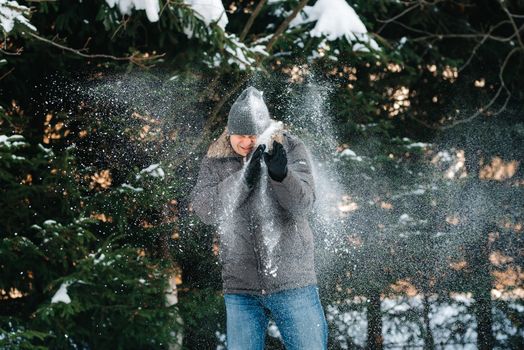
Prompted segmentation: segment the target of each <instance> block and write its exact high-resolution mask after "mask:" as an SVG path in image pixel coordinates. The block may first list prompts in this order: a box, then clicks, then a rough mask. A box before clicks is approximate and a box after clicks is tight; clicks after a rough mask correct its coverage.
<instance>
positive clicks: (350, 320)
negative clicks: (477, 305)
mask: <svg viewBox="0 0 524 350" xmlns="http://www.w3.org/2000/svg"><path fill="white" fill-rule="evenodd" d="M429 303H430V313H429V324H430V328H431V332H432V333H433V338H434V339H435V343H436V344H435V345H436V347H435V348H436V349H446V350H448V349H449V350H451V349H476V348H477V346H476V345H477V344H476V342H477V331H476V328H477V322H476V319H475V316H474V314H473V311H472V306H473V304H474V300H473V298H472V296H471V295H468V294H454V295H452V296H451V301H446V302H442V301H437V300H436V298H434V297H430V298H429ZM366 304H367V302H366V300H347V301H346V304H343V305H342V306H339V305H327V306H326V308H325V312H326V318H327V320H328V322H329V323H330V324H332V325H334V326H335V327H333V328H332V329H333V331H334V332H335V334H333V336H334V338H335V339H337V340H338V342H339V345H340V347H341V348H342V349H350V348H353V347H355V345H356V346H359V347H364V346H365V345H366V342H367V339H366V338H367V336H366V334H367V315H366ZM348 305H349V307H348ZM512 305H513V304H512V303H510V307H512ZM514 305H515V307H512V308H513V309H516V310H518V309H519V307H520V308H523V307H522V305H519V304H517V303H514ZM423 307H424V305H423V300H422V297H421V296H414V297H398V298H386V299H384V300H383V301H382V304H381V309H382V313H383V315H384V316H383V319H382V322H383V329H382V335H383V337H384V349H399V348H410V349H422V348H423V347H424V339H423V335H422V331H423V330H422V329H421V325H422V326H423V325H424V320H423V316H422V315H423ZM342 309H344V311H342ZM348 309H349V310H348ZM493 315H495V316H496V317H494V325H493V332H494V335H495V337H496V339H497V341H498V342H499V344H503V342H504V341H505V340H507V339H508V338H509V337H510V336H513V335H515V334H517V332H520V334H521V336H524V330H522V329H521V330H519V329H517V327H516V326H515V324H514V323H512V322H511V321H510V320H509V319H508V317H507V316H506V315H505V314H504V312H503V311H502V310H500V309H498V308H496V307H493ZM502 346H503V345H502Z"/></svg>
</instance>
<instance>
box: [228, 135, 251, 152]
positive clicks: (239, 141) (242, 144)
mask: <svg viewBox="0 0 524 350" xmlns="http://www.w3.org/2000/svg"><path fill="white" fill-rule="evenodd" d="M229 142H231V147H233V150H234V151H235V152H236V153H238V154H240V155H241V156H242V157H245V156H247V155H248V154H249V152H251V151H252V150H253V148H254V147H255V144H256V142H257V135H231V136H230V137H229Z"/></svg>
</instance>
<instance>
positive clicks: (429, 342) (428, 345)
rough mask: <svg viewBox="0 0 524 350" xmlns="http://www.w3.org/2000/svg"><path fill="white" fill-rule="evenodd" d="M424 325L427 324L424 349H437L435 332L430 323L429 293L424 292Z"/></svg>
mask: <svg viewBox="0 0 524 350" xmlns="http://www.w3.org/2000/svg"><path fill="white" fill-rule="evenodd" d="M423 302H424V326H425V331H424V332H425V336H424V349H425V350H434V349H435V340H434V339H433V332H432V331H431V326H430V324H429V313H430V312H431V308H430V305H429V300H428V294H427V293H425V294H424V299H423Z"/></svg>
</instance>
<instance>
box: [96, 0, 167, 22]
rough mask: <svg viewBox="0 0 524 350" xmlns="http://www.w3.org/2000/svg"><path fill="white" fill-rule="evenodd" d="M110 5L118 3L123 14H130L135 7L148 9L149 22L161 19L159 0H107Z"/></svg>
mask: <svg viewBox="0 0 524 350" xmlns="http://www.w3.org/2000/svg"><path fill="white" fill-rule="evenodd" d="M106 2H107V4H108V5H109V7H114V6H115V5H118V10H119V11H120V13H121V14H123V15H128V16H129V15H130V14H131V11H132V10H133V8H135V9H137V10H146V15H147V19H148V20H149V22H157V21H158V20H159V16H158V14H159V13H160V4H159V3H158V0H106Z"/></svg>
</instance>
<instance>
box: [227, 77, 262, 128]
mask: <svg viewBox="0 0 524 350" xmlns="http://www.w3.org/2000/svg"><path fill="white" fill-rule="evenodd" d="M270 122H271V119H270V118H269V111H268V109H267V106H266V104H265V103H264V98H263V97H262V92H260V91H258V90H257V89H255V88H254V87H252V86H250V87H248V88H247V89H245V90H244V91H242V93H241V94H240V96H238V98H237V100H236V101H235V103H233V106H231V110H230V111H229V116H228V119H227V130H228V133H229V134H230V135H232V134H235V135H260V134H262V133H263V132H264V130H266V129H267V127H268V126H269V124H270Z"/></svg>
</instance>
